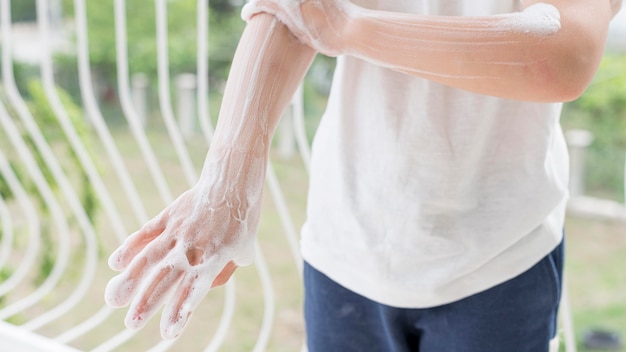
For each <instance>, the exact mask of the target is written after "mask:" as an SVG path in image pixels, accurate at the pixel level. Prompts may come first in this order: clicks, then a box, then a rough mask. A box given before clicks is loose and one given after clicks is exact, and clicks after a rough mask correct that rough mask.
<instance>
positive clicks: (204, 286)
mask: <svg viewBox="0 0 626 352" xmlns="http://www.w3.org/2000/svg"><path fill="white" fill-rule="evenodd" d="M224 266H226V262H225V261H224V260H223V259H219V258H212V259H211V260H210V261H209V262H207V263H204V264H202V265H201V266H200V267H197V268H194V269H193V270H188V271H186V272H185V276H184V277H183V278H182V280H181V282H180V284H179V285H178V288H177V289H176V291H175V292H174V294H173V297H172V299H170V300H169V302H168V303H167V304H166V305H165V308H164V309H163V313H162V315H161V323H160V326H161V337H163V338H164V339H168V340H169V339H174V338H176V337H178V336H179V335H180V334H181V333H182V331H183V329H184V328H185V326H186V324H187V322H188V321H189V317H190V316H191V313H192V312H193V311H194V310H195V309H196V308H197V307H198V305H199V304H200V302H202V299H203V298H204V296H206V294H207V293H208V292H209V290H210V289H211V285H212V283H213V281H215V278H216V277H217V275H218V274H219V271H220V270H221V268H223V267H224Z"/></svg>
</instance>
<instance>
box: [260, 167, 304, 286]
mask: <svg viewBox="0 0 626 352" xmlns="http://www.w3.org/2000/svg"><path fill="white" fill-rule="evenodd" d="M266 180H267V185H268V187H269V189H270V193H271V194H272V199H273V200H274V205H275V206H276V210H277V211H278V216H279V218H280V222H281V224H282V226H283V230H284V231H285V237H286V238H287V242H289V249H291V255H292V256H293V259H294V260H295V263H296V267H297V268H298V274H299V275H302V267H303V263H302V255H301V254H300V246H299V241H298V232H297V231H296V226H295V225H294V224H293V220H292V219H291V215H290V214H289V207H288V206H287V201H286V200H285V196H284V195H283V192H282V191H281V189H280V184H279V182H278V177H276V173H275V172H274V167H273V166H272V164H271V163H270V164H268V166H267V176H266Z"/></svg>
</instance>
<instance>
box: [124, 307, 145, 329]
mask: <svg viewBox="0 0 626 352" xmlns="http://www.w3.org/2000/svg"><path fill="white" fill-rule="evenodd" d="M147 323H148V318H147V317H145V316H144V314H141V313H139V312H137V311H136V310H128V313H127V314H126V317H125V318H124V325H125V326H126V327H127V328H129V329H131V330H139V329H141V328H143V327H144V326H145V325H146V324H147Z"/></svg>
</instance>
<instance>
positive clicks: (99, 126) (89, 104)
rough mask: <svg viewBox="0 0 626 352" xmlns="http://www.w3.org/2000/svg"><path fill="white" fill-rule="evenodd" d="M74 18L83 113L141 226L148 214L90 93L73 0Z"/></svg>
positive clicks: (78, 8) (79, 3) (80, 5)
mask: <svg viewBox="0 0 626 352" xmlns="http://www.w3.org/2000/svg"><path fill="white" fill-rule="evenodd" d="M74 17H75V20H76V40H77V42H76V45H77V56H78V79H79V81H78V82H79V85H80V93H81V97H82V98H83V103H84V105H85V110H86V111H87V113H88V114H89V117H90V122H91V123H92V125H93V127H94V129H95V131H96V133H98V137H99V138H100V140H101V141H102V144H103V145H104V149H105V150H106V152H107V154H108V156H109V159H110V160H111V164H112V166H113V170H114V171H115V173H116V174H117V178H118V179H119V181H120V183H121V185H122V187H123V188H124V194H125V195H126V197H128V200H129V201H130V204H131V206H132V209H133V211H134V213H135V218H136V219H137V221H138V222H139V223H140V224H143V223H145V222H146V221H148V219H149V217H148V213H147V212H146V208H145V207H144V205H143V202H142V201H141V197H140V196H139V193H138V192H137V188H136V187H135V185H134V183H133V180H132V177H130V174H129V172H128V169H127V168H126V166H125V165H124V160H123V159H122V156H121V154H120V152H119V150H118V149H117V147H116V145H115V142H114V140H113V137H112V136H111V132H110V131H109V129H108V127H107V124H106V122H105V121H104V118H103V117H102V112H101V111H100V108H99V107H98V103H97V100H96V97H95V94H94V90H93V83H92V80H91V69H90V66H89V44H88V37H87V36H88V31H87V11H86V9H85V0H74Z"/></svg>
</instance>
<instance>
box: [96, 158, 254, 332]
mask: <svg viewBox="0 0 626 352" xmlns="http://www.w3.org/2000/svg"><path fill="white" fill-rule="evenodd" d="M211 166H215V165H211ZM262 167H263V166H262ZM227 171H228V170H227ZM246 172H250V170H246ZM229 176H232V175H228V172H225V173H223V174H220V173H218V172H208V173H205V174H204V175H203V177H202V178H201V181H200V182H199V183H198V185H196V186H195V187H193V188H192V189H190V190H189V191H187V192H185V193H183V194H182V195H181V196H180V197H179V198H178V199H176V201H174V202H173V203H172V204H171V205H170V206H168V207H167V208H166V209H165V210H163V211H162V212H161V213H160V214H159V215H157V216H156V217H155V218H154V219H152V220H151V221H150V222H148V223H147V224H146V225H144V226H143V227H142V228H141V229H140V230H139V231H137V232H136V233H134V234H133V235H131V236H130V237H129V238H128V239H127V240H126V241H125V242H124V244H123V245H122V246H121V247H120V248H119V249H117V250H116V251H115V252H114V253H113V254H112V255H111V257H110V259H109V266H110V267H111V268H112V269H114V270H117V271H122V273H121V274H119V275H118V276H116V277H115V278H113V279H112V280H111V281H110V282H109V284H108V285H107V288H106V293H105V299H106V302H107V303H108V304H109V305H110V306H112V307H123V306H126V305H128V304H129V303H130V308H129V310H128V314H127V316H126V319H125V324H126V326H128V327H130V328H141V327H143V326H144V325H145V324H146V322H147V321H148V319H149V318H150V317H151V316H153V315H154V314H155V313H156V311H157V310H158V309H160V308H161V306H162V305H163V304H164V303H166V304H165V310H164V312H163V314H162V318H161V331H162V335H163V337H164V338H174V337H176V336H177V335H178V334H179V333H180V331H181V330H182V327H183V326H184V325H185V323H186V321H187V319H188V317H189V315H190V314H191V312H192V311H193V309H195V308H196V306H197V305H198V304H199V303H200V301H201V300H202V298H204V296H205V295H206V293H207V292H208V291H209V289H210V288H211V287H213V286H215V285H219V284H223V283H225V281H226V280H227V279H228V277H230V275H231V274H232V272H233V271H234V270H235V268H236V266H240V265H247V264H250V263H252V261H253V259H254V246H255V238H254V237H255V236H254V235H255V232H256V228H257V224H258V221H259V214H260V200H261V196H260V195H261V191H260V189H256V190H255V189H253V188H254V187H252V188H251V187H250V183H249V182H245V183H246V187H243V186H242V187H238V186H237V185H232V184H229V182H228V181H229V180H232V179H236V178H232V177H229ZM258 182H259V181H257V182H256V183H258ZM260 182H261V187H262V178H261V180H260ZM253 183H254V182H253ZM242 185H243V184H242ZM256 188H260V187H256ZM241 189H246V191H245V192H244V191H241Z"/></svg>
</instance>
